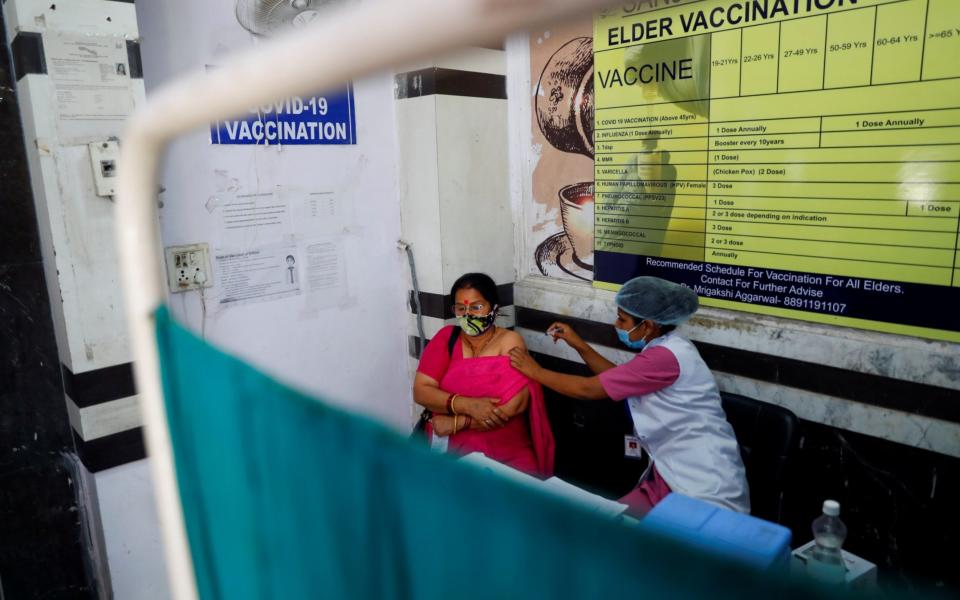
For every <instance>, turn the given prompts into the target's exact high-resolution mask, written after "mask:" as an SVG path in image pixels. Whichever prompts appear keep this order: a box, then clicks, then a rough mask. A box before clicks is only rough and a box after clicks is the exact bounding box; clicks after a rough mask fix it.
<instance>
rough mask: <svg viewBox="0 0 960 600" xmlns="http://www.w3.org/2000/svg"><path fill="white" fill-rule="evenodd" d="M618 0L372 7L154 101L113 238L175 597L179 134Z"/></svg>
mask: <svg viewBox="0 0 960 600" xmlns="http://www.w3.org/2000/svg"><path fill="white" fill-rule="evenodd" d="M609 4H613V2H611V1H610V0H407V1H404V2H401V1H390V0H387V1H384V2H364V3H362V4H360V5H357V6H352V7H351V8H348V9H343V10H341V11H339V12H337V13H331V14H330V15H325V18H324V19H321V22H320V23H318V24H316V25H313V26H311V27H309V28H306V29H304V30H302V31H299V32H297V33H295V34H291V35H289V36H286V37H284V38H282V39H278V40H275V41H272V42H271V43H269V44H264V45H263V46H261V47H260V48H258V49H257V50H256V51H253V52H248V53H245V54H241V55H238V56H237V58H236V59H235V60H233V61H232V62H230V63H229V64H226V65H224V66H223V67H222V68H219V69H217V70H215V71H212V72H208V73H203V74H196V75H193V76H189V77H185V78H183V79H181V80H179V81H177V82H174V83H173V84H171V85H169V86H167V87H166V88H164V89H161V90H159V91H158V92H157V93H155V94H152V95H151V96H150V100H149V102H147V103H146V105H145V106H144V107H143V108H142V109H140V110H138V111H137V112H136V114H134V115H133V116H132V117H131V118H130V120H129V122H128V124H127V129H126V132H125V135H124V137H123V140H122V149H121V157H120V163H119V172H118V185H117V213H116V237H117V244H118V250H119V254H120V263H121V275H122V282H123V290H124V301H125V303H126V310H127V315H128V323H129V330H130V337H131V345H132V348H133V358H134V373H135V376H136V382H137V389H138V393H139V397H140V406H141V410H142V414H143V422H144V428H145V430H146V442H147V449H148V452H149V456H150V463H151V470H152V474H153V479H154V485H155V487H156V495H157V507H158V512H159V517H160V524H161V530H162V536H163V542H164V547H165V554H166V561H167V569H168V576H169V578H170V585H171V593H172V594H173V597H174V598H177V599H179V600H193V599H194V598H196V597H197V587H196V579H195V576H194V571H193V563H192V560H191V557H190V549H189V545H188V543H187V537H186V530H185V528H184V522H183V512H182V507H181V504H180V496H179V491H178V487H177V480H176V473H175V470H174V462H173V452H172V447H171V444H170V433H169V430H168V425H167V420H166V413H165V409H164V405H163V395H162V390H161V382H160V365H159V357H158V350H157V343H156V339H155V331H154V320H153V313H154V311H155V310H156V309H157V308H158V307H159V306H160V305H161V304H163V303H164V301H165V300H166V295H167V292H166V284H165V283H164V282H165V278H164V275H163V274H164V271H163V268H162V254H163V252H162V247H161V242H160V234H159V230H158V221H157V197H156V196H157V194H156V192H157V177H158V172H159V164H160V159H161V158H162V154H163V151H164V149H165V147H166V145H167V144H168V143H169V142H170V141H171V140H173V139H174V138H175V137H177V136H178V135H181V134H183V133H185V132H187V131H190V130H192V129H194V128H197V127H205V126H209V124H210V123H212V122H214V121H216V120H218V119H223V118H228V117H231V116H234V115H240V114H244V113H245V111H246V109H247V108H248V107H251V106H260V105H263V104H266V103H268V102H272V101H275V100H278V99H281V98H284V97H287V96H293V95H302V94H309V93H313V92H316V91H317V90H323V89H332V88H335V87H337V86H340V85H343V84H345V83H346V82H348V81H350V80H351V79H354V78H358V77H362V76H364V75H368V74H371V73H373V72H376V71H378V70H384V69H388V68H389V67H391V66H393V65H396V64H398V63H403V62H408V61H413V60H417V59H422V58H427V57H429V56H431V55H435V54H437V53H439V52H443V51H446V50H449V49H453V48H456V47H460V46H466V45H471V44H476V43H482V42H487V41H495V40H502V39H503V37H504V36H505V35H506V34H508V33H509V32H511V31H514V30H517V29H525V28H529V27H532V26H534V25H536V24H539V23H544V22H549V21H553V20H558V19H563V18H568V17H572V16H575V15H577V14H581V13H583V14H585V13H589V12H590V11H593V10H596V9H598V8H601V7H603V6H605V5H609Z"/></svg>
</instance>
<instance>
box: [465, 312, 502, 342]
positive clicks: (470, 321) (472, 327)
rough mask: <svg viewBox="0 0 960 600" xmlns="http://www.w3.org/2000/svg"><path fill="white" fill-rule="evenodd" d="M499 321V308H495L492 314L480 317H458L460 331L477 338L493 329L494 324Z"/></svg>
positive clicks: (468, 315)
mask: <svg viewBox="0 0 960 600" xmlns="http://www.w3.org/2000/svg"><path fill="white" fill-rule="evenodd" d="M496 319H497V307H496V306H494V307H493V308H492V309H490V312H489V313H487V314H486V315H484V316H482V317H480V316H476V315H470V314H467V315H463V316H462V317H457V324H458V325H460V329H462V330H463V332H464V333H465V334H467V335H469V336H471V337H472V336H477V335H480V334H481V333H483V332H484V331H486V330H488V329H490V328H491V327H493V322H494V321H495V320H496Z"/></svg>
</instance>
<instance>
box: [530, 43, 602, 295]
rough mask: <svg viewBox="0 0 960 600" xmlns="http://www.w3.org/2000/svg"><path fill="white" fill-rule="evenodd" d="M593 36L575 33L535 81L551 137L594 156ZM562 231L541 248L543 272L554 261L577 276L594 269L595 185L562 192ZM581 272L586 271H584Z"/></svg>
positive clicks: (539, 113) (541, 121)
mask: <svg viewBox="0 0 960 600" xmlns="http://www.w3.org/2000/svg"><path fill="white" fill-rule="evenodd" d="M593 111H594V94H593V39H592V38H590V37H577V38H573V39H571V40H570V41H568V42H566V43H565V44H563V45H562V46H561V47H560V48H559V49H557V51H556V52H554V53H553V55H551V56H550V58H549V59H548V60H547V62H546V64H545V65H544V68H543V71H542V72H541V74H540V79H539V81H538V82H537V93H536V106H535V113H536V119H537V124H538V125H539V127H540V131H541V132H542V133H543V137H544V138H545V139H546V140H547V142H548V143H549V144H550V145H551V146H552V147H554V148H556V149H557V150H560V151H561V152H568V153H572V154H580V155H583V156H584V157H586V158H588V159H590V160H591V161H592V160H593V156H594V144H593V128H594V122H593ZM558 195H559V198H560V217H561V221H562V223H563V231H562V232H560V233H557V234H555V235H553V236H551V237H549V238H547V239H546V240H544V242H543V243H542V244H540V246H539V247H538V248H537V250H536V253H535V258H536V262H537V267H538V268H539V269H540V271H541V273H543V274H547V270H546V265H547V264H551V263H552V264H554V265H556V266H557V267H559V268H560V270H562V271H564V272H566V273H567V274H569V275H573V276H574V277H579V278H581V279H587V278H586V277H584V276H583V275H581V274H579V273H578V272H577V271H578V270H579V269H583V270H586V271H592V270H593V265H592V262H593V226H594V221H593V219H594V184H593V182H592V181H585V182H579V183H572V182H571V183H570V184H569V185H565V186H564V187H563V188H561V189H560V191H559V192H558ZM581 273H582V272H581Z"/></svg>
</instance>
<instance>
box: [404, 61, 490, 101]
mask: <svg viewBox="0 0 960 600" xmlns="http://www.w3.org/2000/svg"><path fill="white" fill-rule="evenodd" d="M395 81H396V83H397V99H398V100H403V99H405V98H419V97H422V96H433V95H442V96H468V97H471V98H493V99H497V100H506V99H507V78H506V77H505V76H504V75H493V74H490V73H476V72H474V71H460V70H456V69H441V68H439V67H430V68H427V69H421V70H419V71H409V72H407V73H400V74H398V75H397V76H396V79H395Z"/></svg>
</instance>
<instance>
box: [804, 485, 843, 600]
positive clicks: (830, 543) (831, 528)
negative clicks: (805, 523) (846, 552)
mask: <svg viewBox="0 0 960 600" xmlns="http://www.w3.org/2000/svg"><path fill="white" fill-rule="evenodd" d="M846 537H847V526H846V525H844V524H843V521H841V520H840V503H839V502H837V501H836V500H825V501H824V503H823V514H822V515H820V516H819V517H817V518H816V519H814V521H813V539H814V540H815V542H816V545H815V546H814V548H813V552H812V553H811V556H810V560H809V561H808V562H807V572H808V573H809V574H810V576H811V577H813V578H814V579H817V580H819V581H822V582H824V583H833V584H842V583H843V582H844V580H845V578H846V574H847V568H846V566H845V565H844V564H843V554H842V553H841V552H840V546H842V545H843V541H844V540H845V539H846Z"/></svg>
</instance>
